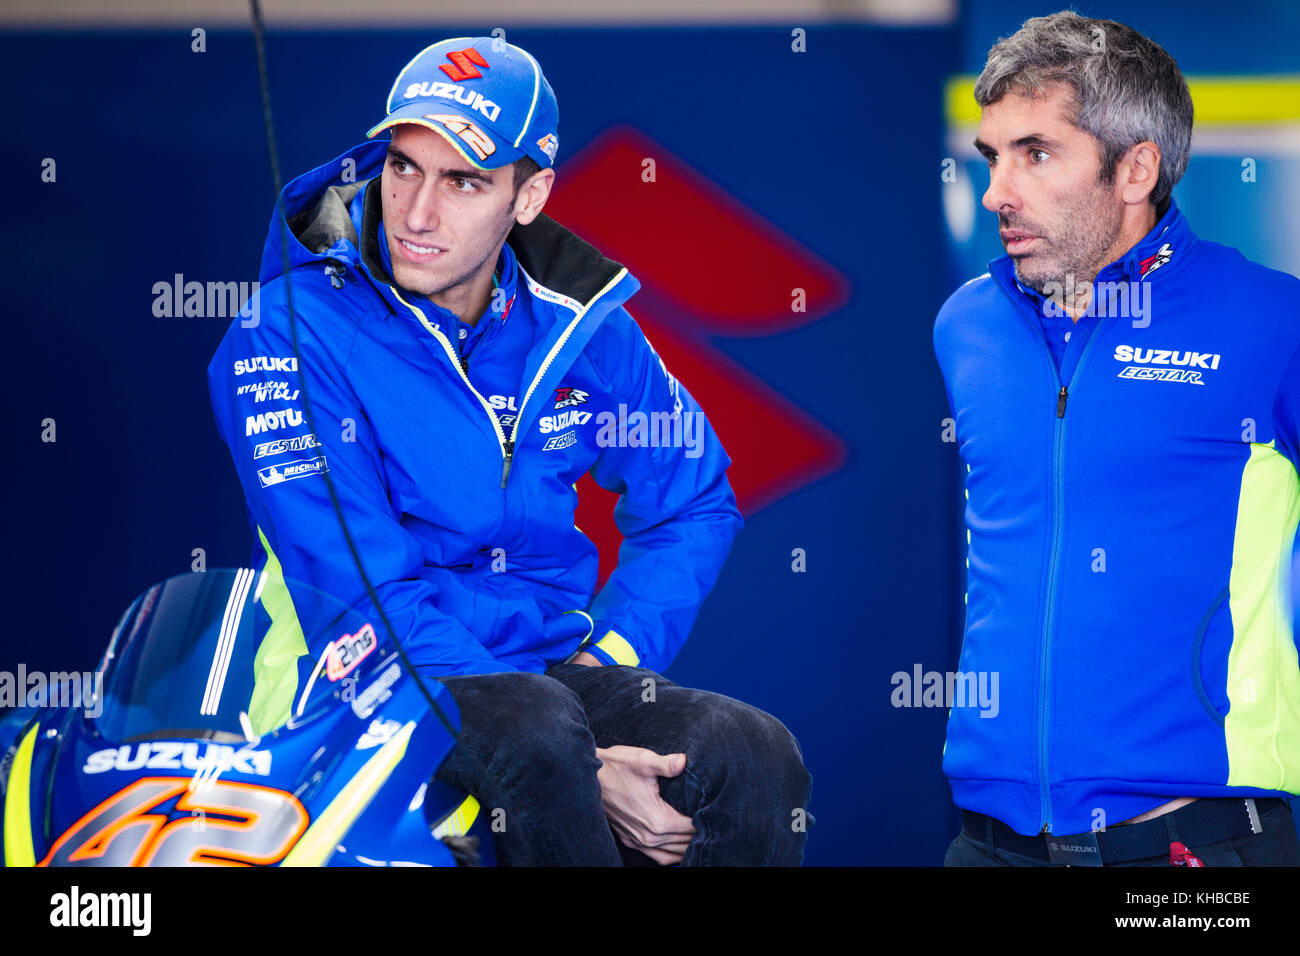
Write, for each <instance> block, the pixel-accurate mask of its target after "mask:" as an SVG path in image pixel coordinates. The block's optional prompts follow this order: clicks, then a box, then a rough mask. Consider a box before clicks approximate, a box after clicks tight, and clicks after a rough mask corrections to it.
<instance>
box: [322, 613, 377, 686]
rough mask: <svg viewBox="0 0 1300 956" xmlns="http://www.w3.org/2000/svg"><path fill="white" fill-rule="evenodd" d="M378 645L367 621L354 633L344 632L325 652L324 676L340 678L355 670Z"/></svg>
mask: <svg viewBox="0 0 1300 956" xmlns="http://www.w3.org/2000/svg"><path fill="white" fill-rule="evenodd" d="M378 646H379V641H378V640H377V639H376V638H375V629H374V628H373V627H371V626H370V625H369V624H368V623H367V624H366V625H364V626H363V627H361V628H360V629H359V630H358V631H357V632H356V633H355V634H344V635H343V636H342V637H340V638H339V639H338V640H337V641H335V642H334V643H333V644H331V645H330V646H329V650H328V651H326V652H325V676H326V677H328V678H329V679H330V680H331V681H336V680H341V679H342V678H343V677H344V676H345V675H346V674H348V673H350V672H351V671H354V670H356V667H357V665H358V664H360V663H361V662H362V661H363V660H365V659H366V658H367V657H368V656H369V655H371V654H373V653H374V651H375V648H376V647H378Z"/></svg>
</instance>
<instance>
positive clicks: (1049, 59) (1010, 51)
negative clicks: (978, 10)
mask: <svg viewBox="0 0 1300 956" xmlns="http://www.w3.org/2000/svg"><path fill="white" fill-rule="evenodd" d="M1056 83H1064V84H1066V85H1067V86H1069V87H1070V88H1071V89H1072V90H1073V94H1074V95H1073V103H1072V106H1071V107H1070V109H1071V110H1072V112H1073V116H1072V117H1071V122H1073V123H1074V125H1075V126H1077V127H1078V128H1079V129H1081V130H1083V131H1084V132H1086V133H1089V134H1090V135H1091V136H1092V137H1093V138H1094V139H1096V140H1097V143H1098V146H1099V151H1100V153H1101V181H1102V182H1111V181H1112V180H1113V179H1114V177H1115V165H1116V163H1118V162H1119V160H1120V158H1121V157H1123V155H1124V154H1125V153H1127V152H1128V150H1129V149H1130V148H1131V147H1132V146H1135V145H1136V144H1138V143H1141V142H1145V141H1147V140H1150V141H1151V142H1153V143H1155V144H1156V145H1157V146H1159V147H1160V172H1159V174H1158V176H1157V177H1156V184H1155V186H1154V187H1153V188H1152V190H1151V196H1150V199H1151V204H1152V205H1153V206H1155V207H1156V209H1157V210H1162V209H1163V207H1164V206H1165V205H1166V202H1167V200H1168V199H1169V196H1170V194H1171V193H1172V192H1173V189H1174V185H1175V184H1176V183H1177V182H1178V180H1180V179H1182V178H1183V173H1184V172H1185V171H1186V169H1187V159H1188V155H1189V154H1190V152H1191V146H1192V96H1191V93H1189V92H1188V90H1187V81H1186V80H1185V79H1183V74H1182V72H1181V71H1180V70H1179V69H1178V64H1177V63H1176V62H1174V58H1173V57H1171V56H1170V55H1169V54H1168V53H1166V52H1165V51H1164V49H1163V48H1161V47H1160V46H1159V45H1158V44H1157V43H1155V42H1154V41H1153V40H1150V39H1148V38H1147V37H1144V36H1143V35H1142V34H1140V33H1138V32H1137V31H1136V30H1134V29H1132V28H1131V27H1127V26H1125V25H1124V24H1122V23H1116V22H1115V21H1114V20H1093V19H1089V18H1088V17H1081V16H1079V15H1078V14H1077V13H1074V12H1073V11H1070V10H1063V11H1061V12H1060V13H1053V14H1052V15H1051V16H1047V17H1035V18H1033V19H1032V20H1026V21H1025V22H1024V24H1023V25H1022V26H1021V27H1020V29H1019V30H1018V31H1017V32H1016V33H1015V34H1014V35H1012V36H1010V37H1004V38H1000V39H999V40H998V42H997V43H996V44H995V45H994V46H993V49H991V50H990V51H989V58H988V62H987V63H985V65H984V71H983V72H982V73H980V75H979V79H978V80H976V81H975V100H976V102H978V103H979V105H980V106H981V107H986V106H989V105H990V104H992V103H996V102H997V101H998V100H1000V99H1002V97H1004V96H1005V95H1006V94H1008V93H1012V92H1015V93H1022V94H1027V95H1030V96H1039V95H1046V94H1047V93H1048V90H1047V87H1048V86H1050V85H1052V84H1056Z"/></svg>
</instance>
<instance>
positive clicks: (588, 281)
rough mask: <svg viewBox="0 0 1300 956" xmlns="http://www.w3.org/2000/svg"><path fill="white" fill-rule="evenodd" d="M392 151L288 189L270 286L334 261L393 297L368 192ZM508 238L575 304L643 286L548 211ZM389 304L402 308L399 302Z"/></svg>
mask: <svg viewBox="0 0 1300 956" xmlns="http://www.w3.org/2000/svg"><path fill="white" fill-rule="evenodd" d="M387 151H388V141H387V140H369V141H367V142H365V143H361V144H359V145H357V146H354V147H352V148H351V149H349V150H348V151H346V152H345V153H343V154H341V155H340V156H337V157H336V158H334V159H332V160H330V161H329V162H328V163H324V164H322V165H320V166H317V167H316V168H315V169H313V170H311V171H310V172H307V173H304V174H303V175H301V176H299V177H297V178H296V179H294V180H292V181H291V182H290V183H289V184H288V185H286V186H285V187H284V189H283V190H282V191H281V193H280V196H281V199H282V208H283V209H284V210H285V214H286V216H287V226H288V228H287V229H285V228H284V226H285V219H284V218H282V217H281V214H280V207H277V208H276V210H275V211H274V212H273V214H272V217H271V227H270V230H269V232H268V235H267V238H266V245H265V247H264V249H263V253H262V264H261V269H260V272H259V278H260V281H261V283H262V284H263V285H265V284H267V283H268V282H270V281H272V280H273V279H276V278H278V277H280V276H281V275H283V274H284V272H285V267H286V264H287V266H288V267H289V268H290V269H293V268H297V267H298V266H301V265H305V264H309V263H314V262H319V261H321V260H325V259H333V260H338V261H340V262H343V263H346V264H348V265H351V266H353V267H361V268H363V269H364V270H365V271H366V272H367V273H368V274H369V277H370V278H371V280H372V281H373V282H374V283H375V284H376V285H378V286H379V287H380V288H381V289H382V290H383V291H382V292H381V293H380V294H381V295H384V297H385V298H386V299H388V298H389V296H390V294H391V290H389V289H387V288H385V287H387V286H394V285H395V283H394V281H393V278H392V276H391V275H389V273H388V270H387V268H386V267H385V265H384V261H383V257H382V255H381V254H380V248H379V223H380V221H381V219H382V204H381V202H382V197H381V195H380V193H379V191H378V190H377V189H375V190H370V189H366V186H367V185H368V184H369V182H370V180H372V179H374V178H375V177H377V176H379V175H380V173H382V172H383V168H384V159H385V156H386V155H387ZM345 176H346V179H345V178H344V177H345ZM363 189H366V193H365V198H364V200H363V204H362V209H361V214H360V215H359V216H356V215H354V213H353V212H352V208H351V207H352V203H353V200H354V199H355V198H356V195H357V193H358V192H359V191H361V190H363ZM506 242H507V243H509V245H510V248H511V249H512V250H513V252H514V253H515V257H516V259H517V260H518V262H519V265H520V266H521V267H522V269H523V270H524V272H525V273H527V275H528V277H529V278H531V279H533V280H535V281H536V283H537V284H539V285H541V286H544V287H545V288H546V289H547V290H549V291H550V292H553V293H558V294H559V296H561V297H563V298H567V299H569V300H572V304H573V305H576V306H580V307H584V308H585V307H587V306H589V305H591V304H592V302H593V300H594V299H596V298H597V297H599V298H600V299H601V303H602V305H603V306H606V307H607V308H608V309H612V308H614V307H617V306H619V305H621V304H622V303H623V302H625V301H627V299H629V298H630V297H631V296H632V295H633V294H634V293H635V292H636V291H637V289H639V288H640V283H639V282H638V281H637V280H636V279H635V278H634V277H632V275H631V274H629V273H627V272H626V270H625V269H624V268H623V266H622V265H621V264H620V263H618V262H615V261H614V260H613V259H609V258H607V257H606V256H604V255H602V254H601V253H600V252H599V251H598V250H597V249H596V248H595V247H593V246H592V245H591V244H589V243H588V242H586V241H585V240H583V239H581V238H579V237H578V236H577V235H575V234H574V233H572V232H570V231H569V230H568V229H566V228H564V227H563V226H561V225H560V224H559V223H557V222H556V221H555V220H554V219H552V218H550V217H549V216H547V215H546V214H545V213H543V214H541V215H539V216H538V217H537V218H536V219H534V220H533V221H532V222H531V223H529V224H528V225H516V226H515V227H514V229H512V230H511V231H510V234H509V236H507V237H506ZM286 260H287V263H286ZM620 274H621V278H620ZM611 284H613V288H611ZM602 291H604V292H605V294H604V295H601V293H602ZM389 304H390V306H393V305H395V304H396V303H395V300H390V302H389Z"/></svg>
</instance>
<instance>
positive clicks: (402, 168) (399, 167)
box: [393, 159, 407, 174]
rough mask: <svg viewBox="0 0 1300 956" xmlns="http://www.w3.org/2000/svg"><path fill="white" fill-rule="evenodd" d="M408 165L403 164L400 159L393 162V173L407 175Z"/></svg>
mask: <svg viewBox="0 0 1300 956" xmlns="http://www.w3.org/2000/svg"><path fill="white" fill-rule="evenodd" d="M406 165H407V164H406V163H404V162H402V161H401V160H400V159H395V160H393V171H394V172H396V173H399V174H401V173H405V172H406Z"/></svg>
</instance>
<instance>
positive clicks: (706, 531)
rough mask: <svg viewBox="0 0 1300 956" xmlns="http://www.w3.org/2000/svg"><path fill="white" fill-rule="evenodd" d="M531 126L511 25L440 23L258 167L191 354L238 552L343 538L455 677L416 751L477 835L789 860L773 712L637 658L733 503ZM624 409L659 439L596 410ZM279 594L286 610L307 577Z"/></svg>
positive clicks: (663, 651) (261, 672)
mask: <svg viewBox="0 0 1300 956" xmlns="http://www.w3.org/2000/svg"><path fill="white" fill-rule="evenodd" d="M557 124H558V108H557V105H556V101H555V96H554V93H553V92H552V90H551V87H550V84H549V83H548V82H547V81H546V79H545V77H544V76H543V75H542V71H541V69H540V67H539V66H538V64H537V62H536V60H534V58H533V57H532V56H531V55H530V54H529V53H527V52H526V51H524V50H522V49H520V48H519V47H516V46H513V45H511V44H509V43H505V42H504V41H502V40H500V39H494V38H488V37H481V38H459V39H454V40H445V41H442V42H440V43H436V44H434V45H432V46H430V47H428V48H427V49H425V50H423V51H422V52H421V53H420V54H419V55H417V56H416V57H415V58H414V59H413V60H411V61H410V63H408V64H407V66H406V67H405V68H404V69H403V70H402V71H401V73H400V74H399V75H398V77H397V80H396V82H395V83H394V85H393V87H392V90H391V92H390V94H389V97H388V103H387V115H386V117H385V118H384V120H383V121H382V122H380V123H379V124H378V125H376V126H375V127H374V128H373V129H371V130H370V131H369V133H368V137H369V138H371V140H372V141H370V142H367V143H364V144H362V145H360V146H357V147H355V148H353V149H351V150H349V151H348V152H347V153H345V154H343V155H342V156H340V157H339V158H338V159H336V160H334V161H333V162H331V163H328V164H326V165H324V166H321V167H319V168H318V169H316V170H313V171H312V172H310V173H307V174H306V175H304V176H301V177H299V178H298V179H296V180H294V181H293V182H291V183H290V184H289V185H288V186H287V187H286V188H285V190H284V193H283V200H284V207H285V209H286V211H287V223H284V222H282V221H281V220H280V219H279V216H278V213H277V216H276V218H275V219H274V220H273V222H272V226H271V231H270V235H269V237H268V241H267V245H266V250H265V253H264V257H263V261H262V276H261V290H260V293H259V302H258V305H259V309H258V315H259V320H258V322H257V324H256V325H251V326H250V327H246V326H245V323H244V322H241V321H236V322H235V323H234V324H232V326H231V328H230V330H229V332H228V333H227V335H226V338H225V339H224V340H223V341H222V344H221V346H220V348H219V349H218V351H217V354H216V355H215V357H214V358H213V360H212V363H211V365H210V367H209V370H208V376H209V387H210V392H211V397H212V402H213V407H214V410H215V413H216V417H217V422H218V428H219V430H220V432H221V434H222V437H223V438H224V439H225V441H226V442H227V444H228V445H229V446H230V449H231V453H232V455H233V457H234V461H235V466H236V470H237V472H238V474H239V478H240V482H241V484H242V486H243V489H244V493H245V497H246V501H247V505H248V512H249V518H250V523H251V524H252V526H253V529H254V532H255V537H256V539H257V544H256V553H255V562H256V563H255V566H256V567H259V568H261V567H266V568H268V569H272V570H274V571H275V572H276V573H277V574H278V575H282V577H283V578H284V579H292V580H296V581H301V582H304V583H306V584H308V585H311V586H313V587H315V588H318V589H320V590H322V591H325V592H327V593H331V594H334V595H336V596H337V597H339V598H341V599H343V600H345V601H349V602H359V601H361V600H363V599H364V598H365V585H364V583H363V581H362V579H361V577H360V575H359V573H358V571H357V568H356V563H355V561H354V558H353V555H352V552H351V543H352V542H353V541H354V542H355V546H356V551H357V554H358V557H359V559H360V561H361V562H362V563H363V564H364V566H365V569H366V572H367V576H368V577H369V579H370V581H371V582H372V583H373V585H374V587H375V590H376V593H377V594H378V596H379V599H380V601H381V603H382V605H383V608H384V611H385V614H386V616H387V618H388V620H389V621H390V622H391V623H392V625H393V627H394V629H395V631H396V632H397V635H398V637H399V638H401V639H402V641H403V645H404V647H405V648H406V650H407V653H408V654H409V655H410V657H411V659H412V662H413V664H414V665H415V666H416V667H417V668H418V669H419V670H420V671H421V673H422V674H424V675H427V676H429V677H433V678H437V679H439V680H442V681H443V682H444V683H445V685H446V686H447V688H448V689H449V690H450V692H451V694H452V696H453V698H454V699H455V702H456V705H457V708H458V710H459V711H460V715H461V726H462V730H461V736H460V739H459V743H458V745H457V747H456V749H455V750H454V751H453V752H452V754H451V756H450V757H449V758H448V759H447V760H446V761H445V762H444V764H443V766H442V767H441V768H440V769H439V771H438V774H437V778H438V779H439V780H441V781H444V782H447V783H450V784H453V785H455V786H458V787H461V788H463V789H465V790H468V791H469V792H470V793H472V794H474V795H475V796H476V797H477V798H478V799H479V801H480V803H481V804H482V806H483V807H484V810H485V812H488V813H493V812H494V811H498V810H499V811H502V815H501V816H500V817H499V819H500V820H501V821H502V822H503V823H504V828H503V829H502V830H501V831H500V832H497V834H496V840H497V846H498V852H499V856H500V859H501V861H502V862H504V863H509V864H562V863H588V864H609V865H618V864H619V863H620V862H621V858H622V857H628V858H630V859H631V860H632V861H640V862H645V860H646V858H647V857H648V858H649V859H651V860H654V861H655V862H657V863H674V862H683V863H685V864H688V865H690V864H750V865H762V864H787V865H789V864H797V863H798V862H799V861H800V860H801V858H802V852H803V843H804V833H803V827H802V826H798V825H795V826H792V820H795V821H797V820H798V819H800V818H801V815H802V814H803V812H804V811H803V808H805V807H806V803H807V799H808V794H809V788H810V777H809V775H808V773H807V771H806V770H805V768H804V767H803V764H802V759H801V755H800V751H799V747H798V745H797V743H796V742H795V740H794V738H793V737H792V736H791V735H790V733H789V732H788V731H787V730H786V728H785V727H784V726H783V725H782V724H781V723H780V722H779V721H777V720H776V719H775V718H773V717H771V716H770V715H768V714H766V713H764V712H762V711H760V710H757V709H755V708H753V707H750V706H748V705H745V704H743V703H741V702H739V701H736V700H733V699H731V698H728V697H723V696H721V695H717V694H711V693H707V692H704V691H698V690H691V689H688V688H683V687H679V686H677V685H675V684H672V683H671V682H669V681H667V680H665V679H664V678H663V677H661V676H659V674H658V673H657V672H658V671H661V670H663V669H664V668H666V667H667V665H668V664H669V663H670V662H671V661H672V659H673V657H674V656H675V654H676V653H677V651H678V649H679V648H680V647H681V645H682V643H683V641H684V640H685V639H686V636H687V633H688V632H689V630H690V628H691V625H692V623H693V622H694V620H695V617H696V614H697V612H698V609H699V606H700V603H701V602H702V601H703V599H704V597H705V596H706V595H707V593H708V592H709V590H710V589H711V588H712V586H713V583H714V581H715V580H716V577H717V575H718V572H719V570H720V568H721V566H722V563H723V561H724V559H725V557H726V555H727V553H728V551H729V549H730V546H731V541H732V538H733V536H734V535H735V533H736V532H737V530H738V529H739V528H740V526H741V518H740V515H739V513H738V511H737V510H736V505H735V498H734V495H733V494H732V491H731V487H730V485H729V483H728V481H727V477H726V469H727V467H728V466H729V464H730V459H729V458H728V457H727V455H726V453H725V451H724V450H723V449H722V446H721V445H720V444H719V442H718V439H717V437H716V435H715V434H714V433H713V430H712V428H711V427H710V426H709V424H708V422H707V420H706V419H705V418H704V415H703V412H702V411H701V410H700V408H699V406H698V404H697V403H696V402H695V400H694V399H693V398H692V396H691V395H690V393H689V392H688V391H687V390H686V388H685V387H684V386H682V385H681V384H680V383H679V382H678V381H677V380H676V379H674V377H673V376H672V375H671V374H670V373H669V372H668V370H667V368H666V366H665V365H664V363H663V362H662V361H661V360H660V359H659V357H658V356H657V355H656V353H655V352H654V350H653V349H652V348H651V346H650V344H649V342H648V341H647V340H646V338H645V336H644V335H643V334H642V333H641V331H640V329H639V328H638V327H637V325H636V323H635V322H634V321H633V319H632V317H631V316H630V315H629V314H628V312H627V311H626V309H625V308H624V307H623V303H624V302H625V301H626V300H627V299H628V298H629V297H630V296H631V295H632V294H633V293H634V292H635V291H636V290H637V288H638V283H637V281H636V280H635V279H634V278H633V277H632V276H631V275H630V274H629V272H628V271H627V269H625V268H623V267H622V266H621V265H619V264H618V263H616V262H613V261H611V260H609V259H607V258H605V257H604V256H602V255H601V254H600V253H599V252H597V251H596V250H595V249H594V248H592V247H591V246H590V245H588V244H587V243H585V242H584V241H583V240H581V239H579V238H578V237H577V236H575V235H574V234H572V233H571V232H569V231H568V230H566V229H564V228H563V227H562V226H560V225H559V224H557V223H555V222H554V221H553V220H551V219H549V218H548V217H547V216H545V215H544V214H543V213H542V207H543V206H544V205H545V203H546V200H547V197H548V195H549V193H550V189H551V185H552V183H553V181H554V178H555V172H554V170H553V165H554V161H555V156H556V152H557V149H558V139H557ZM389 130H391V141H386V140H380V141H375V140H373V137H375V136H376V135H377V134H378V133H380V132H382V131H389ZM286 260H287V262H288V269H287V270H286V268H285V264H284V263H285V261H286ZM289 295H291V296H292V308H293V314H294V316H295V318H296V335H295V333H294V332H293V331H291V326H290V322H289V302H288V297H289ZM629 409H630V410H632V411H633V412H638V411H639V412H642V413H644V415H645V416H646V417H647V418H650V419H652V420H654V421H656V422H657V423H658V424H661V425H663V428H662V429H661V436H662V437H663V439H664V440H663V441H654V442H651V441H648V440H647V437H648V436H647V434H646V432H645V431H644V430H642V431H641V433H640V434H639V435H637V434H636V433H635V430H634V429H627V430H623V429H615V428H610V427H602V426H603V425H607V424H608V423H609V422H610V421H611V420H612V418H613V416H615V415H617V414H618V413H619V412H620V411H621V412H623V413H624V414H626V412H627V410H629ZM624 420H625V421H627V420H630V418H625V419H624ZM308 421H310V422H312V423H314V426H315V430H314V431H309V430H308V428H307V427H306V422H308ZM690 429H695V435H696V437H697V438H698V439H699V440H698V441H694V442H689V443H688V442H682V441H677V442H674V441H670V440H668V437H669V436H671V435H674V434H675V435H677V436H679V437H680V436H681V435H682V434H683V433H686V434H690V431H689V430H690ZM652 434H653V433H652ZM271 469H274V470H275V471H274V474H275V478H274V479H269V478H268V476H269V475H270V474H271ZM326 472H327V473H328V479H329V481H328V482H327V481H326V480H325V479H326V475H325V473H326ZM588 472H589V473H590V474H591V475H592V476H593V477H594V479H595V480H596V481H597V482H598V483H599V484H600V485H602V486H603V487H605V488H608V489H611V490H613V491H616V492H618V493H619V494H620V496H621V497H620V498H619V503H618V507H617V509H616V510H615V518H616V521H617V523H618V526H619V529H620V531H621V532H622V534H623V537H624V541H623V545H622V548H621V550H620V553H619V557H620V560H619V565H618V567H617V569H616V570H615V571H614V572H613V574H612V575H611V577H610V579H609V581H608V582H607V584H606V585H605V587H604V588H603V589H602V590H601V591H600V593H599V594H597V595H595V598H594V600H593V592H594V589H595V582H596V572H597V555H596V550H595V547H594V546H593V545H592V544H591V542H590V541H589V540H588V539H587V538H586V537H585V536H584V535H583V534H582V532H581V531H580V530H579V529H578V528H577V527H575V526H574V524H573V512H574V506H575V504H576V500H577V491H576V485H575V482H577V481H578V479H579V478H580V477H581V476H582V475H583V474H585V473H588ZM286 476H288V477H286ZM330 484H332V486H333V492H334V493H335V494H336V495H337V511H336V504H335V501H334V500H333V498H332V496H331V489H330V487H329V485H330ZM340 514H341V516H342V518H343V523H342V525H341V523H340V520H339V515H340ZM343 525H345V526H346V530H345V528H344V527H343ZM349 535H350V538H351V541H350V540H349ZM288 598H289V599H295V600H296V610H297V614H298V617H299V618H300V619H304V622H305V619H306V618H308V617H309V616H310V613H311V601H310V597H309V595H305V594H304V595H295V594H294V593H293V591H292V589H290V590H289V594H288ZM299 653H300V651H299V650H298V648H296V647H294V646H293V644H292V642H291V641H281V642H275V641H272V640H270V639H268V640H266V641H264V642H263V645H262V647H261V648H260V649H259V652H258V655H257V661H256V670H257V675H256V676H257V689H256V691H255V694H254V699H253V702H252V707H251V710H250V718H251V720H252V721H253V723H254V726H255V727H257V726H266V725H268V724H273V723H274V722H275V721H276V719H277V717H278V715H279V714H281V713H283V711H284V708H285V707H286V706H287V705H288V701H289V700H290V699H291V697H292V695H293V692H294V688H295V682H296V679H297V671H296V663H297V656H298V654H299ZM495 819H497V817H496V816H495V815H494V820H495ZM495 829H496V828H494V830H495ZM615 833H617V836H618V839H617V840H616V839H615V836H614V834H615ZM620 843H621V844H622V847H623V848H624V849H620V846H619V844H620Z"/></svg>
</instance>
